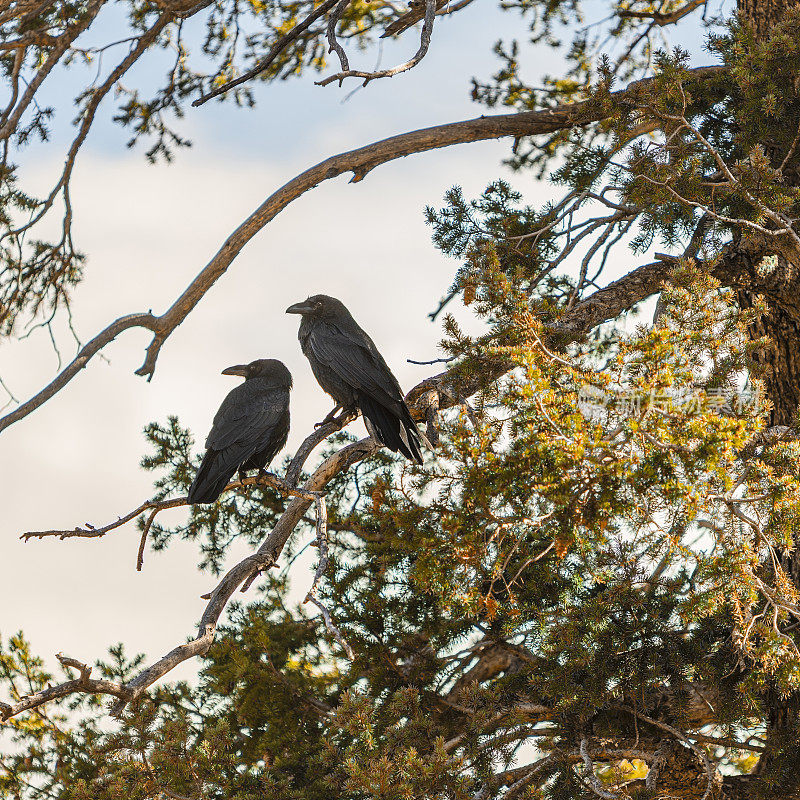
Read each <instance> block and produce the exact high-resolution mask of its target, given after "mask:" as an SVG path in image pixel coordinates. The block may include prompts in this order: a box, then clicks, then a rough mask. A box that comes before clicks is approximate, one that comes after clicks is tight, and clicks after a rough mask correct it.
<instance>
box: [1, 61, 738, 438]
mask: <svg viewBox="0 0 800 800" xmlns="http://www.w3.org/2000/svg"><path fill="white" fill-rule="evenodd" d="M725 71H726V68H725V67H722V66H708V67H697V68H695V69H693V70H689V71H688V79H690V80H694V81H696V80H701V81H702V80H704V79H707V78H710V77H715V76H718V75H720V74H722V73H724V72H725ZM651 83H652V79H647V80H642V81H636V82H635V83H633V84H631V85H630V86H628V87H627V88H626V89H621V90H619V91H617V92H615V93H614V94H613V97H614V99H615V100H617V101H618V102H631V103H635V102H636V96H637V94H638V93H639V92H641V91H642V89H644V88H646V87H647V86H648V85H650V84H651ZM603 115H604V112H603V111H602V110H600V109H599V108H598V107H596V106H592V105H590V104H589V103H587V102H580V103H571V104H564V105H561V106H558V107H556V108H552V109H546V110H542V111H525V112H521V113H515V114H499V115H496V116H490V117H478V118H477V119H471V120H464V121H461V122H453V123H447V124H444V125H435V126H433V127H430V128H422V129H420V130H416V131H411V132H410V133H403V134H398V135H397V136H391V137H389V138H388V139H383V140H381V141H379V142H374V143H373V144H369V145H366V146H364V147H359V148H357V149H355V150H350V151H348V152H345V153H340V154H338V155H335V156H331V157H330V158H327V159H325V160H324V161H321V162H320V163H318V164H316V165H315V166H313V167H310V168H309V169H307V170H305V172H302V173H300V174H299V175H297V176H296V177H294V178H292V180H290V181H289V182H288V183H286V184H284V185H283V186H282V187H280V188H279V189H278V190H277V191H275V192H273V194H271V195H270V196H269V197H268V198H267V199H266V200H265V201H264V202H263V203H262V204H261V205H260V206H259V207H258V208H257V209H256V210H255V211H254V212H253V213H252V214H251V215H250V216H249V217H248V218H247V219H246V220H245V221H244V222H243V223H242V224H241V225H240V226H239V227H238V228H237V229H236V230H235V231H234V232H233V233H232V234H231V235H230V236H229V237H228V238H227V239H226V241H225V242H224V244H223V245H222V247H221V248H220V249H219V251H218V252H217V253H216V254H215V255H214V257H213V258H212V259H211V260H210V261H209V262H208V264H206V266H205V267H204V268H203V269H202V270H201V271H200V272H199V273H198V275H197V277H196V278H195V279H194V280H193V281H192V282H191V283H190V284H189V286H188V287H187V288H186V290H185V291H184V292H183V293H182V294H181V295H180V297H178V299H177V300H176V301H175V302H174V303H173V304H172V306H170V308H169V309H168V310H167V311H166V312H165V313H164V314H162V315H161V316H159V317H154V316H153V315H152V314H132V315H130V316H128V317H123V318H122V319H121V320H117V321H116V322H114V323H112V325H110V326H109V327H108V328H106V329H105V330H103V331H101V332H100V333H99V334H98V335H97V336H96V337H95V338H94V339H92V340H91V342H89V343H88V344H87V345H86V346H85V347H83V348H82V349H81V351H80V352H79V353H78V356H77V357H76V358H75V360H74V361H73V362H72V363H71V364H69V365H68V366H67V367H66V368H65V369H64V370H63V371H62V372H61V373H59V375H58V376H57V377H56V378H55V379H54V380H53V381H52V382H51V383H50V384H49V385H48V386H47V387H45V389H43V390H42V391H40V392H39V393H37V394H36V395H34V397H32V398H31V399H30V400H28V401H27V402H26V403H23V404H22V405H21V406H19V407H18V408H16V409H14V410H13V411H12V412H10V413H8V414H6V415H5V416H3V417H0V431H2V430H4V429H5V428H7V427H8V426H9V425H12V424H14V423H15V422H18V421H19V420H21V419H23V418H24V417H26V416H27V415H28V414H30V413H31V412H32V411H34V410H35V409H36V408H38V407H39V406H41V405H42V404H43V403H45V402H46V401H47V400H49V399H50V398H51V397H52V396H53V395H54V394H56V392H58V391H59V390H60V389H62V388H63V387H64V386H66V385H67V383H69V381H71V380H72V378H74V377H75V375H77V373H78V372H79V371H80V370H81V369H82V368H83V367H85V366H86V364H87V363H88V361H89V360H90V359H91V358H92V356H94V355H96V354H97V353H98V352H99V351H100V350H101V349H102V348H103V347H104V346H105V345H106V344H108V343H109V342H111V341H113V339H114V338H116V336H117V335H119V333H121V332H122V330H126V329H127V328H136V327H140V328H146V329H147V330H151V331H153V333H154V336H153V339H152V341H151V343H150V345H149V346H148V348H147V351H146V356H145V360H144V363H143V364H142V366H141V367H140V368H139V369H138V370H136V374H137V375H142V376H145V377H147V379H148V380H150V379H151V378H152V376H153V373H154V371H155V367H156V361H157V359H158V355H159V353H160V351H161V347H162V346H163V344H164V342H165V341H166V340H167V339H168V338H169V336H170V335H171V334H172V333H173V332H174V331H175V329H176V328H177V327H178V326H179V325H180V324H181V323H182V322H183V321H184V320H185V319H186V317H187V316H188V315H189V314H190V313H191V311H192V310H193V309H194V307H195V306H196V305H197V304H198V303H199V302H200V300H202V298H203V297H204V296H205V295H206V293H207V292H208V291H209V290H210V289H211V287H212V286H213V285H214V284H215V283H216V282H217V280H218V279H219V278H220V277H221V276H222V275H223V274H224V273H225V272H226V271H227V269H228V267H229V266H230V265H231V264H232V263H233V261H234V259H235V258H236V256H237V255H238V254H239V253H240V252H241V250H242V249H243V248H244V246H245V245H246V244H247V243H248V242H249V241H250V240H251V239H252V238H253V237H254V236H255V235H256V234H257V233H258V232H259V231H260V230H261V229H262V228H264V226H265V225H267V223H269V222H270V221H271V220H273V219H274V218H275V217H276V216H277V215H278V214H279V213H280V212H281V211H283V209H284V208H286V207H287V206H288V205H289V204H290V203H292V202H293V201H294V200H296V199H297V198H299V197H301V196H302V195H303V194H305V193H306V192H307V191H309V190H311V189H313V188H314V187H316V186H317V185H319V184H320V183H322V182H323V181H327V180H330V179H332V178H335V177H337V176H339V175H342V174H344V173H346V172H352V174H353V177H352V182H357V181H360V180H363V178H364V177H365V176H366V175H367V174H368V173H369V172H370V171H372V170H373V169H375V167H378V166H380V165H381V164H386V163H388V162H390V161H394V160H396V159H398V158H404V157H405V156H409V155H413V154H415V153H424V152H427V151H429V150H436V149H439V148H442V147H450V146H452V145H456V144H466V143H469V142H480V141H487V140H490V139H500V138H504V137H507V136H512V137H521V136H536V135H539V134H547V133H553V132H555V131H558V130H562V129H564V128H570V127H577V126H583V125H589V124H591V123H593V122H597V121H598V120H600V119H602V118H603ZM651 293H652V292H651Z"/></svg>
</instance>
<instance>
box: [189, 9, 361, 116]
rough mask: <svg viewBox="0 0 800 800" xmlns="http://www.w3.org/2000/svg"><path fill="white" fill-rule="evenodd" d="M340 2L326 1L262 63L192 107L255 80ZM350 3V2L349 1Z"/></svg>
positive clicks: (299, 24) (205, 96)
mask: <svg viewBox="0 0 800 800" xmlns="http://www.w3.org/2000/svg"><path fill="white" fill-rule="evenodd" d="M338 2H339V0H326V2H324V3H323V4H322V5H320V6H318V7H317V8H315V9H314V10H313V11H312V12H311V13H310V14H309V15H308V16H307V17H306V18H305V19H304V20H303V21H302V22H299V23H298V24H297V25H295V26H294V27H293V28H292V29H291V30H290V31H289V32H288V33H287V34H285V35H284V36H281V38H280V39H278V41H277V42H275V44H274V45H272V47H271V48H270V51H269V53H267V55H266V56H264V58H262V59H261V61H259V62H258V64H256V65H255V66H254V67H253V68H252V69H249V70H247V72H244V73H242V74H241V75H240V76H239V77H238V78H235V79H234V80H232V81H228V82H227V83H224V84H223V85H222V86H218V87H217V88H216V89H214V90H213V91H211V92H206V94H204V95H201V96H200V97H198V98H197V100H194V101H192V105H193V106H194V107H195V108H197V107H198V106H201V105H203V103H206V102H208V101H209V100H211V99H212V98H213V97H219V95H221V94H225V92H228V91H230V90H231V89H233V88H234V87H235V86H241V85H242V84H243V83H245V82H246V81H249V80H251V79H252V78H255V77H256V75H260V74H261V73H262V72H264V71H265V70H267V69H269V67H270V65H271V64H272V63H273V62H274V61H275V59H276V58H277V57H278V56H279V55H280V54H281V53H282V52H283V51H284V50H285V49H286V48H287V47H288V46H289V45H290V44H291V43H292V42H294V41H296V40H297V39H299V38H300V36H301V34H303V33H305V31H306V30H308V28H309V27H310V25H311V24H312V23H313V22H316V20H318V19H319V18H320V17H322V16H324V15H325V14H327V13H328V11H330V10H331V9H332V8H333V7H334V6H335V5H336V4H337V3H338ZM347 2H348V3H349V2H350V0H347Z"/></svg>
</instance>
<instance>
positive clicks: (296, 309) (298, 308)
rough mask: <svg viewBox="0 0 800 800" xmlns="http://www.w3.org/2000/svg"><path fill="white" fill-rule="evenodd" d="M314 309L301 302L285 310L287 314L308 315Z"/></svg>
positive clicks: (304, 301)
mask: <svg viewBox="0 0 800 800" xmlns="http://www.w3.org/2000/svg"><path fill="white" fill-rule="evenodd" d="M313 310H314V309H313V308H312V307H311V306H310V305H308V304H307V301H306V300H303V301H302V302H300V303H295V304H294V305H293V306H289V308H287V309H286V313H287V314H310V313H311V312H312V311H313Z"/></svg>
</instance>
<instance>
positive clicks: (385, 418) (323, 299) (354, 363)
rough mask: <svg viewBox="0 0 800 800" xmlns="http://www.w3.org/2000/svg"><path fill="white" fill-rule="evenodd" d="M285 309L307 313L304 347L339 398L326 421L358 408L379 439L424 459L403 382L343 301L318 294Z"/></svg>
mask: <svg viewBox="0 0 800 800" xmlns="http://www.w3.org/2000/svg"><path fill="white" fill-rule="evenodd" d="M286 313H287V314H302V316H303V321H302V322H301V323H300V333H299V339H300V346H301V347H302V348H303V353H305V355H306V358H308V360H309V361H310V362H311V369H312V371H313V372H314V377H315V378H316V379H317V382H318V383H319V385H320V386H321V387H322V388H323V389H324V390H325V391H326V392H327V393H328V394H329V395H330V396H331V397H332V398H333V399H334V400H335V401H336V406H335V408H334V409H333V411H331V413H330V414H328V416H327V417H326V418H325V421H326V422H327V421H329V420H330V419H332V418H333V416H334V415H335V414H336V412H337V411H338V410H339V409H340V408H342V409H344V410H345V411H350V410H354V409H358V410H360V411H361V413H362V414H363V415H364V422H365V424H366V426H367V430H369V432H370V434H371V435H372V437H373V438H374V439H375V440H376V441H378V442H380V443H381V444H382V445H385V446H386V447H388V448H389V449H390V450H394V451H395V452H398V451H399V452H401V453H402V454H403V455H404V456H405V457H406V458H410V459H412V460H413V461H416V462H417V463H418V464H421V463H422V453H421V452H420V442H421V441H423V442H426V444H427V441H426V439H425V437H424V436H423V435H422V434H421V433H420V431H419V430H418V429H417V426H416V424H415V423H414V420H413V419H411V414H410V413H409V411H408V406H407V405H406V404H405V400H404V399H403V392H402V390H401V389H400V384H399V383H398V382H397V378H395V377H394V375H392V371H391V370H390V369H389V367H388V366H387V365H386V362H385V361H384V360H383V357H382V356H381V354H380V353H379V352H378V348H377V347H375V343H374V342H373V341H372V339H370V338H369V336H368V335H367V334H366V333H365V332H364V331H363V330H362V329H361V328H360V327H359V326H358V324H357V323H356V321H355V320H354V319H353V317H352V316H351V314H350V312H349V311H348V310H347V308H346V307H345V305H344V303H342V302H341V301H340V300H337V299H336V298H335V297H328V295H325V294H317V295H314V296H313V297H309V298H308V300H304V301H303V302H302V303H295V304H294V305H293V306H289V308H287V309H286Z"/></svg>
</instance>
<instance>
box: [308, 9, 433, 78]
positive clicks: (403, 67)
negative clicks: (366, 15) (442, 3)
mask: <svg viewBox="0 0 800 800" xmlns="http://www.w3.org/2000/svg"><path fill="white" fill-rule="evenodd" d="M348 3H349V0H342V3H341V4H340V7H341V8H342V10H344V7H346V6H347V4H348ZM435 18H436V0H425V21H424V22H423V24H422V33H421V34H420V38H419V49H418V50H417V52H416V53H414V55H413V56H412V57H411V58H410V59H409V60H408V61H406V62H405V63H404V64H398V65H397V66H396V67H392V68H391V69H382V70H377V71H376V72H362V71H360V70H356V69H348V67H349V65H348V63H347V57H346V56H344V50H342V47H341V45H339V43H338V42H337V41H336V34H335V32H332V31H333V28H334V26H335V24H336V20H335V19H334V18H333V17H332V18H331V24H330V25H329V27H328V33H329V39H330V40H331V50H335V51H336V53H337V55H338V56H339V58H340V60H341V61H342V71H341V72H337V73H336V74H335V75H329V76H328V77H327V78H323V79H322V80H321V81H315V83H316V85H317V86H327V85H328V84H329V83H333V81H338V82H339V85H340V86H341V85H342V81H343V80H344V79H345V78H363V79H364V83H363V84H362V85H363V86H366V85H367V84H368V83H369V82H370V81H374V80H377V79H379V78H392V77H394V76H395V75H399V74H400V73H401V72H408V70H410V69H413V68H414V67H416V66H417V64H419V62H420V61H422V59H423V58H425V56H426V55H427V53H428V48H429V47H430V44H431V34H432V33H433V21H434V19H435ZM343 56H344V58H342V57H343Z"/></svg>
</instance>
